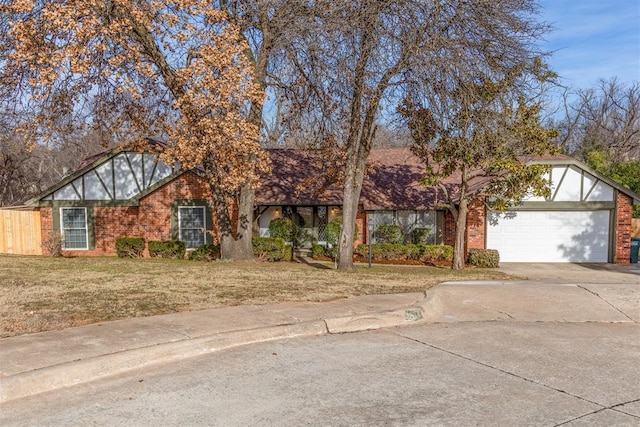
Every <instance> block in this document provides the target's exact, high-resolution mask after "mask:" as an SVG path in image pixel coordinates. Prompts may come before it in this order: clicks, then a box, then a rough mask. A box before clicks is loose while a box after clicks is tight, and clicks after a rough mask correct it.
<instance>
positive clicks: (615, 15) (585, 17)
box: [540, 0, 640, 88]
mask: <svg viewBox="0 0 640 427" xmlns="http://www.w3.org/2000/svg"><path fill="white" fill-rule="evenodd" d="M540 4H541V6H542V10H541V11H540V12H541V16H540V18H541V20H542V21H545V22H547V23H549V24H551V25H553V27H554V31H553V32H551V33H550V34H548V35H547V36H546V43H543V44H542V47H543V48H544V49H547V50H551V51H554V53H553V56H552V57H551V58H550V59H549V62H550V64H551V68H552V69H553V70H554V71H556V72H557V73H558V74H560V77H561V78H562V83H563V84H565V85H568V86H572V87H573V88H588V87H592V86H594V85H595V84H596V82H597V80H598V79H599V78H601V77H602V78H605V79H609V78H610V77H614V76H617V77H618V79H619V80H620V81H621V82H624V83H629V82H631V81H640V0H541V1H540Z"/></svg>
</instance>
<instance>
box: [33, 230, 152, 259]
mask: <svg viewBox="0 0 640 427" xmlns="http://www.w3.org/2000/svg"><path fill="white" fill-rule="evenodd" d="M63 243H64V238H63V237H62V234H60V233H56V232H53V233H51V234H49V236H48V237H47V238H46V239H45V240H44V242H42V246H43V247H44V248H45V249H46V250H47V252H49V255H51V256H53V257H59V256H62V244H63ZM142 247H143V249H144V241H143V242H142Z"/></svg>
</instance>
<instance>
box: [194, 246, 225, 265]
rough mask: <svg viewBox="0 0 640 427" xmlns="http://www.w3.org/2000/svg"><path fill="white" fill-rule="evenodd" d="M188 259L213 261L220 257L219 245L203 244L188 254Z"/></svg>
mask: <svg viewBox="0 0 640 427" xmlns="http://www.w3.org/2000/svg"><path fill="white" fill-rule="evenodd" d="M188 258H189V260H190V261H213V260H216V259H219V258H220V245H216V244H212V243H209V244H204V245H200V246H198V247H197V248H196V250H194V251H192V252H191V253H190V254H189V257H188Z"/></svg>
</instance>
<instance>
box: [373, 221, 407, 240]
mask: <svg viewBox="0 0 640 427" xmlns="http://www.w3.org/2000/svg"><path fill="white" fill-rule="evenodd" d="M376 242H377V243H382V244H390V245H400V244H402V242H404V233H403V232H402V227H400V226H399V225H395V224H383V225H381V226H379V227H378V229H377V230H376Z"/></svg>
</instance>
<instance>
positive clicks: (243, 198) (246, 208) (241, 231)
mask: <svg viewBox="0 0 640 427" xmlns="http://www.w3.org/2000/svg"><path fill="white" fill-rule="evenodd" d="M255 196H256V193H255V191H254V190H253V188H251V186H250V185H249V184H245V185H243V186H242V188H241V189H240V197H239V200H238V226H237V229H236V230H237V233H236V237H237V241H236V242H237V246H238V247H237V248H236V250H235V255H234V259H235V260H253V244H252V242H251V239H252V238H253V204H254V201H255Z"/></svg>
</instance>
